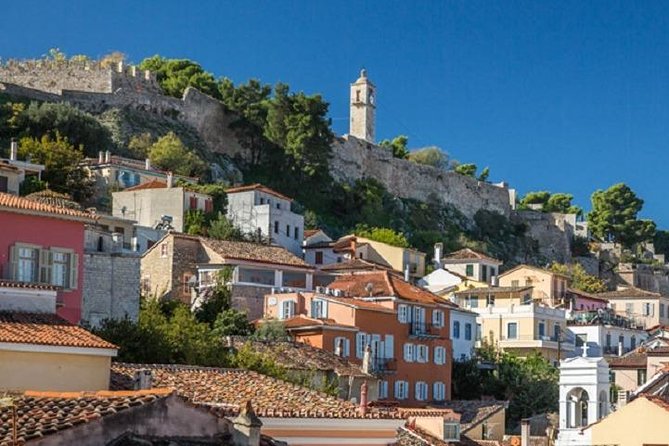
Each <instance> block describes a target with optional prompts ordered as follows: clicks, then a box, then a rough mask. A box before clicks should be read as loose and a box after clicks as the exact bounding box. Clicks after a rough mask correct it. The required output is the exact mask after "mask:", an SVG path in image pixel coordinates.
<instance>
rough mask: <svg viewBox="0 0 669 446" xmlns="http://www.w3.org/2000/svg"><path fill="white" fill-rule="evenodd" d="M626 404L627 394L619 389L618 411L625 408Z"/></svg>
mask: <svg viewBox="0 0 669 446" xmlns="http://www.w3.org/2000/svg"><path fill="white" fill-rule="evenodd" d="M626 404H627V392H626V391H624V390H622V389H620V390H618V409H620V408H621V407H625V405H626Z"/></svg>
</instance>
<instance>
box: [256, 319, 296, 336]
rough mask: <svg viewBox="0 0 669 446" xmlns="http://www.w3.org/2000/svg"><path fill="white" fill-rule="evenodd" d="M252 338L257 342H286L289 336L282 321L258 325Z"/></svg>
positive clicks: (270, 321)
mask: <svg viewBox="0 0 669 446" xmlns="http://www.w3.org/2000/svg"><path fill="white" fill-rule="evenodd" d="M252 338H253V339H254V340H257V341H288V340H290V336H288V332H287V331H286V327H285V326H284V325H283V322H282V321H279V320H267V321H264V322H263V323H262V324H260V325H259V326H258V327H257V328H256V331H255V333H254V334H253V336H252Z"/></svg>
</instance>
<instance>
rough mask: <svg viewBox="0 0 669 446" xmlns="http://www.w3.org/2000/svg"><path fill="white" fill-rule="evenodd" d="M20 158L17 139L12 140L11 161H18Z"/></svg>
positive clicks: (10, 145) (10, 148)
mask: <svg viewBox="0 0 669 446" xmlns="http://www.w3.org/2000/svg"><path fill="white" fill-rule="evenodd" d="M18 156H19V143H18V142H17V141H16V138H12V141H11V142H10V143H9V159H10V160H11V161H16V160H17V159H18Z"/></svg>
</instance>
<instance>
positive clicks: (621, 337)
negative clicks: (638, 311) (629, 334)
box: [618, 335, 625, 347]
mask: <svg viewBox="0 0 669 446" xmlns="http://www.w3.org/2000/svg"><path fill="white" fill-rule="evenodd" d="M618 345H622V346H623V347H625V336H623V335H620V336H618Z"/></svg>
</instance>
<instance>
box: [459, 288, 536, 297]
mask: <svg viewBox="0 0 669 446" xmlns="http://www.w3.org/2000/svg"><path fill="white" fill-rule="evenodd" d="M531 289H532V287H531V286H491V287H481V288H470V289H468V290H463V291H458V292H457V293H455V294H456V295H470V294H498V293H520V292H522V291H529V290H531Z"/></svg>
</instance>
